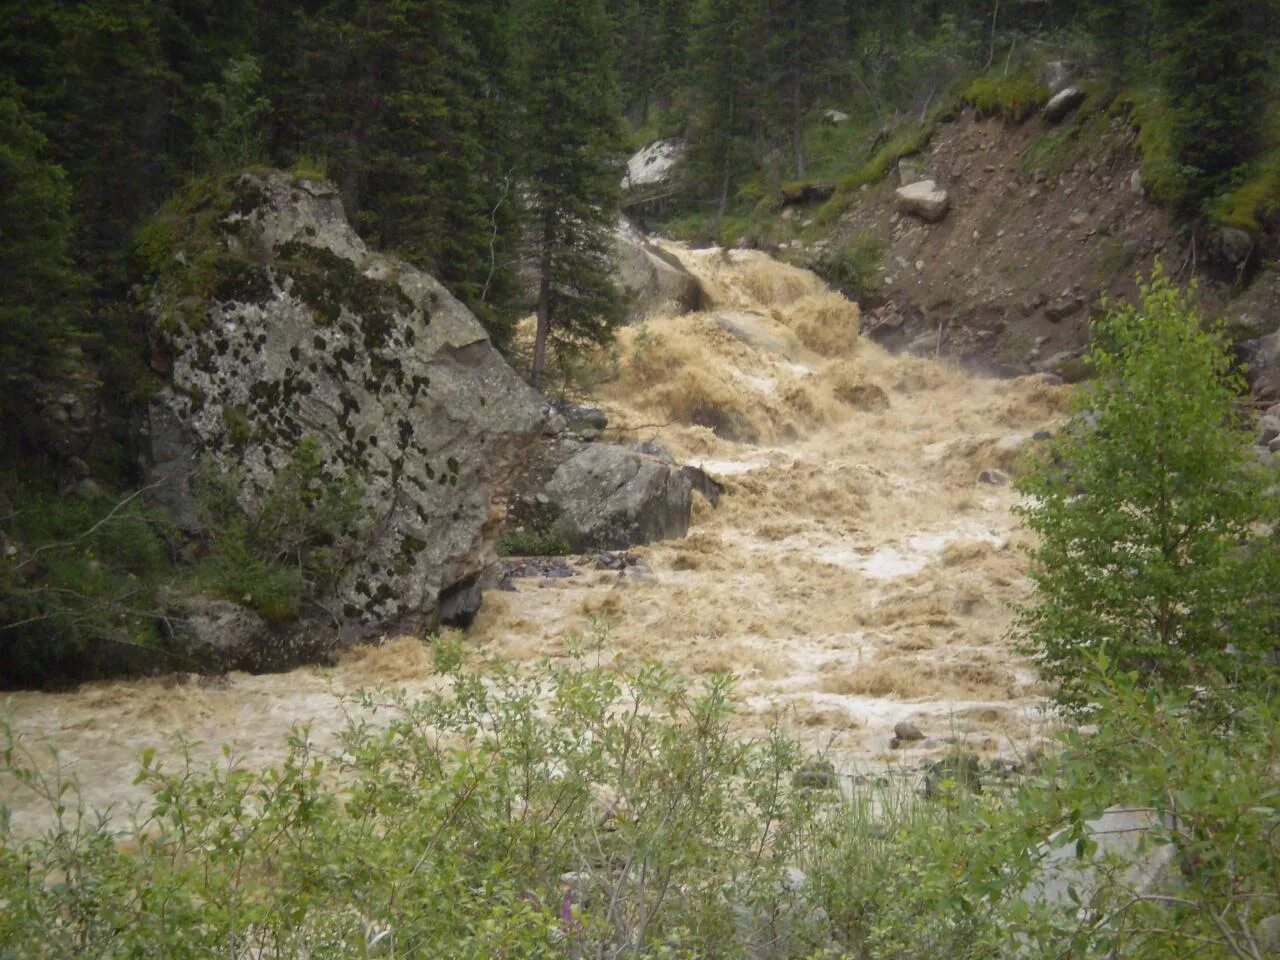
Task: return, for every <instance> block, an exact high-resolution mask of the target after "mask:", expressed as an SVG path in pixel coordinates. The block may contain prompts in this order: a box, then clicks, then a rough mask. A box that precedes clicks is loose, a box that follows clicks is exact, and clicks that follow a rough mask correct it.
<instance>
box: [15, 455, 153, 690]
mask: <svg viewBox="0 0 1280 960" xmlns="http://www.w3.org/2000/svg"><path fill="white" fill-rule="evenodd" d="M43 481H44V482H41V481H40V480H38V479H30V480H28V481H27V482H25V483H23V484H12V485H6V489H5V490H4V491H3V492H0V510H2V511H3V515H0V548H2V549H0V686H7V685H9V684H31V683H40V682H42V681H44V680H46V679H62V678H65V677H75V676H92V675H94V674H95V673H96V672H98V671H99V670H100V669H103V668H104V667H105V666H106V665H107V664H108V663H110V662H111V661H112V660H113V659H123V660H127V659H128V656H129V653H130V651H132V650H135V649H137V648H147V647H153V646H154V645H156V644H157V643H159V642H160V641H161V640H162V637H161V635H160V633H159V630H158V628H157V623H158V611H159V606H160V604H159V602H158V599H157V597H158V593H159V591H160V589H161V587H162V586H163V584H164V581H165V574H166V573H167V572H168V571H169V570H170V569H171V568H170V561H169V550H168V534H169V530H168V526H167V524H166V523H165V522H164V521H163V519H162V518H161V517H159V516H158V515H156V514H155V513H154V512H152V511H149V510H147V509H145V508H143V507H142V506H141V501H140V499H138V498H137V497H136V496H135V497H126V498H121V499H119V500H117V499H114V498H111V497H108V496H106V495H105V494H101V493H96V494H93V495H91V496H77V495H66V494H62V493H59V491H58V490H57V489H56V488H55V487H54V486H53V485H52V483H51V480H50V478H47V477H46V478H43ZM59 674H62V677H59V676H58V675H59Z"/></svg>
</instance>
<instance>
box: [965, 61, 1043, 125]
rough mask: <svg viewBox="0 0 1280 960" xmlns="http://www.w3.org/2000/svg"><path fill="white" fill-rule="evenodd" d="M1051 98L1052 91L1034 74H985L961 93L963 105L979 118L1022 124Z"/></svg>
mask: <svg viewBox="0 0 1280 960" xmlns="http://www.w3.org/2000/svg"><path fill="white" fill-rule="evenodd" d="M1048 99H1049V88H1048V87H1046V86H1045V85H1044V84H1043V83H1041V82H1040V81H1039V80H1038V79H1037V78H1036V76H1035V74H1033V73H1016V74H1013V75H1012V76H1005V75H1004V74H995V73H988V74H984V75H983V76H981V77H978V78H977V79H975V80H974V81H973V82H972V83H970V84H969V85H968V86H967V87H965V88H964V91H963V92H962V93H961V94H960V100H961V102H962V103H966V104H968V105H969V106H971V107H973V109H974V111H975V112H976V113H977V114H978V116H980V117H999V118H1000V119H1001V120H1003V121H1004V122H1005V123H1021V122H1022V121H1023V120H1026V119H1027V118H1028V117H1030V116H1031V115H1032V114H1033V113H1035V112H1036V111H1037V110H1039V109H1040V108H1041V107H1042V106H1044V104H1045V102H1046V101H1047V100H1048Z"/></svg>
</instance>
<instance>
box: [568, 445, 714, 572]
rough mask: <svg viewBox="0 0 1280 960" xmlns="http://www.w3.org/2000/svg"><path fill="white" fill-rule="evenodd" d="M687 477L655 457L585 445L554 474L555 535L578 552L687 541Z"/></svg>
mask: <svg viewBox="0 0 1280 960" xmlns="http://www.w3.org/2000/svg"><path fill="white" fill-rule="evenodd" d="M692 494H693V485H692V483H691V482H690V479H689V477H687V476H685V474H684V473H683V472H682V471H681V470H679V469H678V468H673V467H672V466H671V465H670V464H667V463H663V462H662V461H661V460H659V459H657V458H656V457H649V456H646V455H645V454H642V453H639V452H637V451H635V450H628V449H626V448H625V447H617V446H613V445H611V444H596V443H592V444H587V445H585V446H583V447H581V448H579V449H577V450H575V451H573V453H572V455H571V456H569V457H568V458H567V459H566V460H565V461H564V462H563V463H561V464H560V466H559V467H557V468H556V472H555V473H554V474H552V476H551V479H550V481H548V483H547V486H546V495H547V497H548V499H549V500H550V502H551V503H552V504H553V505H554V506H555V507H556V509H557V512H558V516H557V518H556V521H555V523H554V525H553V528H552V529H553V531H554V532H555V534H556V535H557V536H558V537H559V538H560V539H562V540H563V541H564V542H565V543H567V544H568V545H569V548H570V549H571V550H573V551H574V552H575V553H581V552H583V551H586V550H598V549H604V550H620V549H622V548H624V547H629V546H632V545H633V544H640V543H651V542H653V541H655V540H670V539H673V538H676V537H683V536H684V535H685V534H686V533H688V532H689V516H690V511H691V509H692V506H693V496H692Z"/></svg>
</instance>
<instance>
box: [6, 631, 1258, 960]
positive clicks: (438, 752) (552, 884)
mask: <svg viewBox="0 0 1280 960" xmlns="http://www.w3.org/2000/svg"><path fill="white" fill-rule="evenodd" d="M592 659H593V657H592V655H591V654H590V653H589V652H588V653H579V654H578V655H577V656H576V657H575V658H573V659H571V660H570V661H568V662H567V663H565V664H562V665H550V664H545V663H544V664H543V665H542V666H541V667H538V668H536V669H535V670H534V671H533V672H532V673H531V674H525V675H518V674H516V673H514V672H511V671H507V670H500V671H499V672H498V673H496V674H493V673H487V674H484V675H481V674H479V673H477V672H475V671H474V670H473V669H472V668H471V667H470V666H468V665H467V664H466V663H465V656H464V655H463V652H462V648H461V647H460V646H458V645H456V644H454V643H449V642H438V643H437V645H436V647H435V666H436V670H437V671H438V674H439V677H440V680H441V684H440V689H439V692H437V693H434V694H431V695H429V696H426V697H424V698H422V699H419V700H412V701H411V700H408V699H406V698H405V697H404V696H402V695H398V694H395V693H393V692H383V691H378V692H372V693H369V694H366V695H364V696H362V697H361V698H360V699H359V700H358V701H355V702H352V703H351V704H350V705H349V707H348V710H349V716H350V719H349V723H348V726H347V728H346V730H345V731H344V732H343V733H342V734H341V736H340V738H339V740H338V743H337V746H336V747H334V748H332V749H321V748H320V747H318V746H317V745H316V744H315V743H313V742H312V741H311V740H310V738H309V736H308V732H307V730H306V728H301V729H298V730H297V731H295V733H294V735H293V736H292V738H291V740H290V743H289V754H288V757H287V759H286V760H285V761H284V762H283V763H281V764H279V765H277V766H274V767H270V768H267V769H263V770H258V769H252V768H250V767H249V766H247V765H245V764H244V763H243V762H242V761H241V760H240V759H239V758H237V757H235V756H234V755H232V754H230V753H229V752H227V753H226V755H225V757H224V760H223V761H222V762H220V763H218V764H215V765H213V766H211V767H208V768H202V767H199V766H197V765H195V764H193V763H192V762H191V761H190V760H189V759H188V761H187V762H186V763H185V764H182V763H180V764H178V765H177V766H172V767H171V766H166V765H165V764H164V763H162V762H159V761H157V760H156V758H155V755H154V754H153V753H150V752H148V753H147V754H144V756H143V757H142V758H141V763H140V767H139V771H138V780H139V782H142V783H146V784H148V785H149V786H150V787H151V788H152V790H153V794H154V800H153V802H152V803H151V804H150V806H149V807H146V808H144V809H141V810H137V811H134V812H133V814H132V815H131V816H125V815H124V814H122V813H120V812H116V813H115V814H114V815H113V816H106V815H98V814H95V813H94V812H92V811H89V810H87V809H85V808H84V806H83V805H82V804H80V803H79V802H78V801H77V795H76V789H75V785H74V782H73V781H71V780H69V779H68V778H67V777H66V775H65V772H58V771H54V772H48V771H47V765H42V764H41V763H40V762H38V760H39V758H33V757H31V756H29V755H28V754H27V753H26V752H25V751H24V750H23V748H22V745H21V741H20V738H18V737H17V735H16V734H15V733H14V732H13V731H12V730H7V731H6V734H7V735H6V737H5V738H4V740H3V741H0V742H3V744H4V748H3V752H2V753H0V782H2V783H4V784H5V789H6V791H9V790H14V789H20V790H33V791H36V792H37V793H39V794H41V795H42V796H43V797H44V798H45V801H46V802H47V804H48V824H49V827H48V829H47V830H46V831H45V832H43V833H41V834H40V835H38V836H19V835H17V834H16V833H15V832H14V830H13V828H12V825H11V823H10V820H9V818H8V816H7V815H6V814H5V813H4V810H3V807H0V839H2V841H3V845H2V846H0V903H3V904H4V906H5V910H4V913H3V920H2V921H0V924H2V928H0V935H2V939H0V956H2V957H5V958H6V960H8V958H17V957H34V956H39V957H44V958H61V957H86V956H92V957H136V956H164V957H170V958H208V957H214V956H219V957H227V956H232V957H265V956H270V957H275V958H284V957H299V958H301V957H351V956H358V957H370V956H383V957H451V958H454V957H456V958H477V960H478V958H486V960H487V958H491V957H498V956H503V957H519V958H525V957H609V958H621V957H645V958H659V957H662V958H693V957H762V958H765V957H767V958H784V957H791V958H817V957H851V958H852V957H857V958H861V957H876V958H882V960H907V958H915V957H919V956H932V957H937V958H940V960H948V958H971V957H998V956H1013V955H1023V956H1025V955H1032V956H1050V955H1058V954H1060V953H1061V954H1062V955H1070V956H1073V957H1103V956H1107V957H1144V958H1146V957H1150V958H1156V957H1169V956H1177V955H1182V954H1181V952H1180V951H1182V950H1184V949H1185V948H1187V947H1190V946H1192V945H1196V946H1198V947H1199V948H1200V949H1201V951H1202V952H1201V954H1200V955H1203V956H1210V957H1227V956H1236V957H1261V956H1263V955H1264V954H1263V953H1262V952H1257V951H1255V952H1252V953H1251V952H1248V951H1249V949H1251V948H1250V947H1249V946H1248V945H1249V944H1254V945H1258V947H1259V950H1261V949H1262V948H1263V947H1264V946H1265V943H1266V941H1265V936H1266V929H1267V928H1266V918H1267V917H1268V916H1271V915H1273V914H1275V913H1277V912H1278V911H1280V899H1278V891H1280V882H1278V881H1277V869H1276V868H1277V858H1276V839H1275V835H1276V833H1277V832H1280V819H1278V817H1280V815H1278V814H1277V813H1276V806H1277V804H1276V802H1275V801H1276V799H1277V792H1276V787H1275V784H1274V779H1273V777H1272V776H1271V774H1270V770H1271V765H1272V764H1274V763H1275V762H1276V761H1277V758H1280V752H1278V751H1280V725H1278V723H1277V715H1276V712H1275V709H1274V704H1272V703H1269V702H1267V701H1265V700H1261V699H1249V698H1237V700H1236V702H1237V704H1238V709H1237V710H1236V712H1235V713H1234V715H1233V717H1232V720H1231V724H1230V726H1229V728H1223V727H1221V726H1214V725H1212V724H1209V723H1206V722H1205V720H1204V718H1205V714H1204V712H1203V711H1199V710H1189V709H1187V702H1186V700H1185V698H1180V697H1178V696H1166V697H1164V698H1159V699H1158V698H1157V697H1156V695H1155V694H1153V693H1139V692H1137V691H1135V689H1134V687H1133V685H1132V682H1131V681H1130V680H1129V679H1127V678H1124V677H1121V678H1118V679H1113V680H1109V681H1106V682H1105V683H1100V685H1099V686H1098V687H1097V688H1096V692H1097V694H1098V696H1099V700H1100V702H1101V703H1102V704H1103V714H1102V721H1103V722H1101V723H1100V724H1099V731H1098V732H1097V733H1096V734H1094V735H1092V736H1085V735H1083V734H1081V733H1079V732H1076V731H1072V732H1070V733H1069V734H1068V735H1067V736H1066V737H1065V738H1064V740H1063V742H1062V743H1061V744H1060V745H1059V748H1058V752H1054V753H1050V754H1049V755H1047V756H1046V757H1044V758H1042V759H1041V760H1039V761H1037V762H1036V764H1035V765H1034V766H1028V768H1027V769H1026V770H1025V771H1024V776H1023V778H1022V779H1021V780H1020V781H1017V782H1014V783H1010V782H1005V781H1002V780H1000V779H999V778H992V777H984V778H983V779H984V780H985V787H984V788H983V789H982V792H980V793H976V792H974V786H975V785H977V784H978V781H977V779H976V778H975V777H974V776H973V773H974V772H976V766H975V765H973V764H971V763H970V762H969V761H965V760H963V758H959V757H957V759H956V760H955V761H954V762H947V763H944V764H942V765H941V766H938V767H936V768H935V770H934V771H933V772H932V773H931V775H930V777H929V778H928V779H929V781H930V783H929V790H928V793H929V797H930V798H929V799H927V800H926V799H923V798H921V797H920V796H919V795H918V794H917V792H916V789H915V787H914V784H913V782H912V781H911V780H910V779H908V778H906V777H903V776H901V775H900V774H901V773H902V771H898V774H899V775H893V771H887V772H886V775H885V776H883V777H878V776H871V777H859V778H854V779H853V780H850V779H849V778H845V777H841V776H839V775H838V774H837V773H836V771H835V770H834V768H832V767H831V766H830V765H829V764H826V763H824V762H822V761H819V760H814V759H813V758H809V757H806V755H805V754H804V752H803V751H801V750H800V749H799V748H798V747H797V745H796V744H795V743H794V742H793V741H791V740H790V739H789V738H788V737H786V736H785V735H784V734H783V733H782V732H781V731H780V730H779V729H777V728H774V729H773V730H771V731H770V732H769V733H767V734H766V735H764V736H761V737H760V738H758V739H755V740H752V741H743V740H740V739H738V738H736V737H735V736H734V735H733V734H732V733H731V732H730V731H731V729H732V721H733V716H734V710H735V708H734V705H733V704H734V696H733V681H732V679H731V678H729V677H714V678H711V679H709V680H707V681H705V682H704V683H703V684H701V685H691V684H690V683H688V682H686V681H684V680H682V679H681V678H679V677H677V676H675V675H674V674H672V673H671V672H670V671H668V670H666V669H664V668H662V667H660V666H658V665H653V664H645V665H637V666H632V667H624V668H621V669H605V668H602V667H601V666H599V665H595V664H593V663H592ZM1115 803H1128V804H1133V805H1137V806H1140V807H1144V808H1150V809H1151V810H1152V811H1153V812H1154V814H1155V816H1153V818H1152V825H1151V827H1150V829H1149V831H1148V833H1147V835H1146V841H1145V843H1144V844H1142V845H1140V846H1139V848H1138V849H1139V850H1140V851H1141V850H1156V851H1159V850H1161V849H1172V850H1173V851H1174V854H1175V855H1174V857H1173V858H1172V859H1170V858H1165V860H1164V861H1163V862H1165V863H1166V865H1167V868H1166V869H1165V871H1164V873H1163V875H1162V877H1161V879H1160V882H1159V885H1158V886H1155V887H1152V888H1149V889H1144V890H1138V891H1135V890H1134V889H1133V887H1132V884H1131V883H1129V882H1128V881H1126V880H1125V878H1124V871H1123V870H1120V869H1113V867H1115V866H1116V864H1113V863H1112V862H1111V861H1110V860H1108V859H1106V858H1099V857H1098V856H1096V855H1095V848H1096V844H1095V840H1094V839H1093V838H1092V836H1091V835H1090V833H1089V830H1088V828H1087V826H1086V822H1087V820H1088V819H1089V818H1090V817H1093V816H1096V815H1097V814H1098V813H1099V812H1101V810H1102V809H1103V808H1105V807H1107V806H1109V805H1112V804H1115ZM1174 812H1176V815H1177V816H1176V818H1172V817H1170V818H1168V819H1165V815H1166V814H1168V815H1171V814H1173V813H1174ZM1051 836H1052V839H1051V840H1049V842H1046V839H1047V838H1050V837H1051ZM1072 845H1074V849H1075V851H1076V858H1077V859H1076V861H1075V862H1076V863H1077V864H1078V866H1079V868H1080V871H1081V872H1080V874H1079V877H1080V878H1079V879H1078V880H1077V881H1076V883H1075V885H1073V886H1070V889H1069V890H1065V891H1062V893H1061V896H1056V897H1055V896H1051V895H1046V894H1044V893H1043V892H1041V893H1038V894H1036V895H1034V896H1032V895H1029V894H1028V891H1038V890H1041V888H1040V887H1037V886H1036V885H1035V881H1036V879H1037V878H1038V877H1040V876H1041V872H1040V871H1041V869H1042V868H1041V862H1042V860H1043V859H1044V858H1045V857H1046V856H1048V855H1049V853H1050V851H1051V850H1055V849H1060V848H1063V847H1066V848H1071V847H1072ZM1169 864H1172V865H1171V866H1168V865H1169ZM1242 945H1243V946H1242ZM1237 947H1240V948H1239V949H1237Z"/></svg>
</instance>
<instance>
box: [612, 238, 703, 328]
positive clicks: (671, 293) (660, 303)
mask: <svg viewBox="0 0 1280 960" xmlns="http://www.w3.org/2000/svg"><path fill="white" fill-rule="evenodd" d="M613 249H614V256H615V257H616V261H617V275H616V278H617V281H618V285H619V286H620V287H621V288H622V290H623V293H624V294H625V295H626V297H627V301H628V305H627V312H626V316H625V322H627V323H638V322H640V321H642V320H644V319H645V318H646V317H650V316H654V315H656V314H661V313H688V312H689V311H691V310H696V309H698V305H699V304H700V303H701V301H702V285H701V284H700V283H698V280H697V278H696V277H695V276H694V275H693V274H691V273H690V272H689V271H688V270H686V269H685V268H684V266H683V265H682V264H681V263H680V261H679V260H677V259H676V258H675V257H673V256H671V255H670V254H668V253H667V252H666V251H665V250H663V249H662V248H661V247H658V246H655V245H654V244H652V243H650V242H649V241H648V240H646V239H645V237H644V235H643V234H641V233H640V231H639V230H637V229H636V228H635V227H634V226H632V224H631V223H630V221H628V220H627V219H626V218H625V217H624V218H620V219H619V220H618V223H617V225H616V226H615V227H614V231H613Z"/></svg>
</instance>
